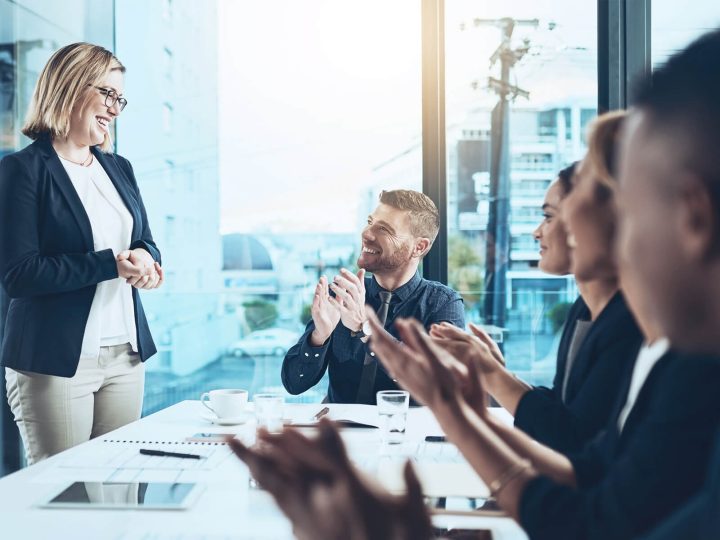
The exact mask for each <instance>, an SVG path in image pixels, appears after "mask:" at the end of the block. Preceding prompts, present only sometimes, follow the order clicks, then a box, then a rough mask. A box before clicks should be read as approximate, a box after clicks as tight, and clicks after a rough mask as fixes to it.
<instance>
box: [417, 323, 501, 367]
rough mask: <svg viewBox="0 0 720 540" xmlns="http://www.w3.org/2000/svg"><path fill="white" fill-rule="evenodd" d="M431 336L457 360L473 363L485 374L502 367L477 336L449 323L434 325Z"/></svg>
mask: <svg viewBox="0 0 720 540" xmlns="http://www.w3.org/2000/svg"><path fill="white" fill-rule="evenodd" d="M471 328H472V327H471ZM430 336H431V337H432V340H433V342H434V343H436V344H437V345H439V346H440V347H442V348H443V349H446V350H447V351H449V352H450V354H452V355H453V356H454V357H455V358H462V359H464V360H467V361H471V362H472V363H473V364H474V365H475V366H476V367H477V368H478V370H479V371H480V372H481V373H483V374H486V375H487V374H490V373H492V372H493V371H495V370H496V369H498V368H500V367H502V364H500V363H498V361H497V360H496V359H495V357H494V356H493V353H492V351H491V350H490V347H488V346H487V345H486V344H485V343H484V342H483V341H481V339H480V338H479V337H477V335H470V334H468V333H467V332H464V331H463V330H461V329H460V328H458V327H457V326H453V325H452V324H448V323H442V324H433V325H432V327H431V328H430ZM488 339H489V338H488Z"/></svg>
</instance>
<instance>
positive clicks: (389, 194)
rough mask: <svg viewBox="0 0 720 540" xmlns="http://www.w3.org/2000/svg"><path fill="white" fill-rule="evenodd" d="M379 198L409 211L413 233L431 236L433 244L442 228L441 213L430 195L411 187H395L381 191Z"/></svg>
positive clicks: (423, 236)
mask: <svg viewBox="0 0 720 540" xmlns="http://www.w3.org/2000/svg"><path fill="white" fill-rule="evenodd" d="M378 198H379V199H380V202H381V203H383V204H387V205H388V206H392V207H393V208H397V209H398V210H405V211H406V212H408V213H409V214H410V226H411V228H412V229H411V230H412V233H413V234H414V235H415V236H416V237H419V238H429V239H430V244H431V245H432V243H433V242H434V241H435V238H436V237H437V234H438V230H439V229H440V214H439V212H438V209H437V206H435V203H434V202H433V200H432V199H431V198H430V197H428V196H427V195H425V194H424V193H420V192H419V191H413V190H411V189H394V190H392V191H382V192H380V196H379V197H378Z"/></svg>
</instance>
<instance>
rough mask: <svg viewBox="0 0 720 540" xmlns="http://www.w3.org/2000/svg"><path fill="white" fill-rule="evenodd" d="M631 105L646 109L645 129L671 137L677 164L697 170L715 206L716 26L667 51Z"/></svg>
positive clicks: (719, 176) (718, 172)
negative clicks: (679, 149) (677, 151)
mask: <svg viewBox="0 0 720 540" xmlns="http://www.w3.org/2000/svg"><path fill="white" fill-rule="evenodd" d="M635 105H636V107H637V108H639V109H640V110H642V111H643V112H647V113H648V126H649V129H648V131H647V132H648V134H649V135H650V136H652V135H653V134H663V135H665V136H667V137H669V138H670V139H671V140H674V141H677V143H678V146H681V147H682V151H683V152H684V154H685V155H683V156H682V159H683V162H682V163H680V165H681V166H683V167H685V168H687V169H688V170H689V171H692V172H693V173H695V174H697V175H698V177H699V178H701V179H702V181H703V182H704V183H705V185H706V186H707V189H708V192H709V193H710V196H711V197H712V202H713V204H714V205H715V208H716V210H717V211H720V30H714V31H712V32H709V33H707V34H705V35H703V36H702V37H700V38H699V39H697V40H696V41H694V42H693V43H691V44H690V45H689V46H688V47H687V48H685V49H684V50H682V51H680V52H678V53H676V54H675V55H673V56H671V57H670V59H668V61H667V62H666V63H665V64H664V65H663V66H661V67H660V68H658V69H656V70H655V71H653V73H652V75H651V76H650V77H648V78H646V79H645V80H642V81H641V82H640V85H639V86H638V88H637V92H636V99H635Z"/></svg>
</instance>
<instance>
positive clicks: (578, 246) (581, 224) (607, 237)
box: [562, 157, 617, 281]
mask: <svg viewBox="0 0 720 540" xmlns="http://www.w3.org/2000/svg"><path fill="white" fill-rule="evenodd" d="M603 189H604V186H602V185H601V184H600V181H599V179H598V177H597V172H596V169H595V167H594V166H593V164H592V163H591V162H590V161H589V160H588V158H587V157H586V158H585V159H584V160H583V161H582V162H581V163H580V165H579V166H578V168H577V171H576V173H575V176H574V177H573V189H572V191H571V192H570V193H569V194H568V195H567V197H565V199H564V200H563V203H562V218H563V222H564V224H565V229H566V232H567V243H568V245H569V246H570V248H571V249H572V256H571V259H572V264H571V266H570V270H571V272H572V273H573V274H575V278H576V279H578V280H580V281H590V280H596V279H613V278H615V277H617V268H616V265H615V257H614V237H615V222H616V210H615V204H614V198H613V196H612V194H609V195H607V196H600V193H601V191H602V190H603Z"/></svg>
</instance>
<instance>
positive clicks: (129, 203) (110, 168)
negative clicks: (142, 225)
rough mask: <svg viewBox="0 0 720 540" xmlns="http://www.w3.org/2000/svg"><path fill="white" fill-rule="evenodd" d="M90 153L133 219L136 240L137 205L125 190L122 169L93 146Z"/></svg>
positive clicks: (125, 183)
mask: <svg viewBox="0 0 720 540" xmlns="http://www.w3.org/2000/svg"><path fill="white" fill-rule="evenodd" d="M92 152H93V154H94V155H95V157H96V158H97V160H98V161H99V162H100V165H102V168H103V169H105V172H106V173H107V175H108V176H109V177H110V181H111V182H112V183H113V185H114V186H115V189H117V192H118V193H119V194H120V198H121V199H122V201H123V203H124V204H125V208H127V210H128V212H130V215H131V216H132V218H133V228H132V238H133V239H135V238H137V237H136V234H135V232H136V228H137V224H138V221H139V216H138V215H137V212H136V209H137V208H138V203H137V201H136V200H135V198H134V197H133V195H132V194H131V193H130V192H129V190H128V189H127V186H128V182H127V181H124V180H125V179H126V177H125V173H124V172H123V171H122V169H120V167H118V165H117V163H116V161H115V160H114V159H113V158H112V156H109V155H108V154H104V153H103V152H101V151H100V150H99V149H98V148H97V147H95V146H93V148H92Z"/></svg>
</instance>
